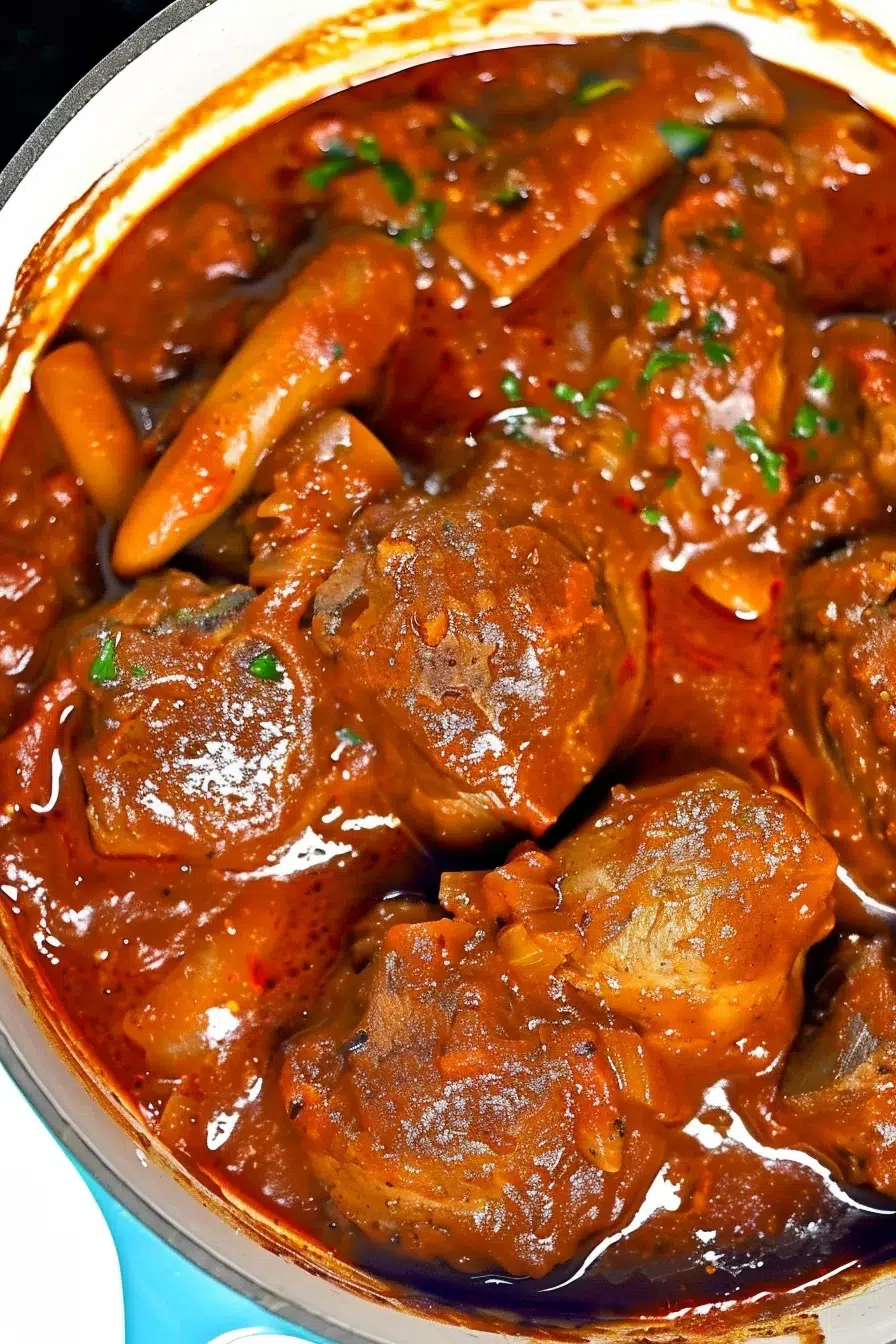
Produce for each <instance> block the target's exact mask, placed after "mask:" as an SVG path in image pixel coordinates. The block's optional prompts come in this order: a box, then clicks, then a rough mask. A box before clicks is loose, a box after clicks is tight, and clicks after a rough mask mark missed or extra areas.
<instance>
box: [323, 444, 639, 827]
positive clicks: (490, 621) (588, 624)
mask: <svg viewBox="0 0 896 1344" xmlns="http://www.w3.org/2000/svg"><path fill="white" fill-rule="evenodd" d="M612 525H613V527H614V528H615V529H616V530H615V534H614V532H613V531H611V519H610V517H609V514H608V511H607V505H606V504H605V503H604V501H603V499H602V496H601V494H600V481H599V479H598V478H596V477H594V476H592V475H591V474H590V473H588V472H587V471H586V470H585V469H583V468H580V467H578V466H577V465H576V464H574V463H572V462H571V461H567V460H563V459H558V458H553V457H551V456H550V455H549V454H548V453H547V452H545V451H543V450H541V449H538V448H534V447H532V448H527V447H523V446H522V445H512V446H511V447H509V448H508V447H502V448H500V449H498V450H497V451H496V452H495V454H493V455H492V456H491V457H490V458H487V459H486V462H485V464H484V465H483V466H482V467H481V468H480V469H479V470H477V472H475V473H474V475H473V476H472V477H471V478H470V480H469V481H468V482H467V484H466V485H464V486H462V487H461V488H459V489H458V490H457V491H455V492H454V493H452V494H450V495H448V496H447V497H446V498H440V499H435V500H432V499H428V498H426V497H417V498H415V499H413V500H412V501H410V502H409V503H407V504H404V505H402V506H400V507H399V508H397V509H396V510H395V511H394V513H392V514H391V516H389V517H388V518H387V520H386V524H385V526H383V527H382V529H381V531H380V532H379V533H378V534H374V535H373V536H371V535H370V532H369V531H368V532H365V533H364V534H363V535H362V539H361V544H360V545H359V548H358V549H356V550H354V551H353V552H350V553H349V554H347V555H346V557H345V558H344V559H343V560H342V562H341V563H340V564H339V565H338V566H337V567H336V569H335V571H334V573H333V575H332V576H331V578H330V579H329V580H328V581H327V582H326V583H325V584H324V585H323V586H322V587H321V588H320V589H319V591H318V594H317V599H316V603H315V615H314V623H313V630H314V634H315V637H316V639H317V642H318V644H319V645H320V647H321V649H322V650H323V651H324V653H325V654H327V655H328V656H329V657H330V658H332V659H333V661H334V664H335V672H336V674H337V677H338V681H339V685H340V688H341V691H342V693H343V694H344V695H345V696H346V697H348V698H349V699H350V700H351V701H353V703H355V705H356V706H357V707H358V709H359V710H360V712H361V713H362V715H363V716H364V717H365V719H366V721H367V723H368V725H369V728H370V731H371V734H372V736H373V737H374V740H376V741H377V742H378V744H381V745H383V746H384V748H385V749H386V750H387V751H388V752H390V753H391V754H392V756H393V758H394V770H393V777H394V779H395V781H396V787H397V788H398V789H399V790H400V791H403V792H404V794H405V806H406V808H407V810H408V812H409V814H410V817H411V819H412V820H413V821H414V822H415V823H416V825H417V826H418V827H419V828H420V829H421V830H423V831H424V833H426V834H427V835H429V836H433V837H435V838H436V839H437V840H438V841H440V842H441V843H448V844H453V843H461V844H468V843H472V842H475V841H477V840H481V839H483V838H485V837H486V836H488V835H490V834H493V833H494V832H496V831H499V830H501V829H502V828H505V827H509V828H516V829H521V830H528V831H530V832H532V833H534V834H540V833H541V832H543V831H544V830H546V829H547V827H548V826H550V825H551V823H552V822H553V821H555V820H556V818H557V817H558V816H559V814H560V812H561V811H562V810H563V809H564V808H565V807H566V806H567V805H568V804H569V803H570V802H571V801H572V800H573V798H575V796H576V794H577V793H578V792H579V791H580V789H581V788H582V787H583V785H584V784H586V783H587V782H588V781H589V780H590V779H591V778H592V776H593V775H594V774H595V773H596V771H597V770H598V769H599V768H600V767H601V766H602V765H603V764H604V762H605V761H606V760H607V758H608V756H609V755H610V754H611V752H612V751H613V750H614V748H616V747H617V745H618V744H619V742H620V741H621V739H622V738H623V736H624V735H625V734H626V732H627V730H628V729H629V727H630V725H631V721H632V718H633V716H634V713H635V710H636V708H637V706H638V702H639V695H640V690H641V686H642V682H643V677H644V666H645V631H644V626H645V613H644V593H643V588H642V587H641V583H640V576H639V574H638V570H637V567H636V566H635V565H634V563H633V562H632V560H631V556H630V555H629V554H628V553H627V552H626V549H625V543H624V541H623V540H622V533H621V524H620V523H619V522H615V521H613V523H612Z"/></svg>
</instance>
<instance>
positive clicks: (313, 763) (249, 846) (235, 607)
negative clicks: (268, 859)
mask: <svg viewBox="0 0 896 1344" xmlns="http://www.w3.org/2000/svg"><path fill="white" fill-rule="evenodd" d="M253 598H254V594H253V592H252V590H251V589H249V588H240V587H228V588H221V587H217V588H209V587H207V586H206V585H205V584H203V583H202V582H200V581H199V580H198V579H194V578H193V577H192V576H189V575H186V574H178V573H176V572H169V573H166V574H164V575H162V576H161V577H160V578H158V579H148V580H146V581H144V582H143V583H140V584H138V585H137V587H136V588H135V589H134V590H133V591H132V592H131V593H129V594H128V595H127V596H126V597H124V598H122V599H121V601H119V602H118V603H116V604H115V605H114V606H112V607H111V608H109V609H108V610H107V611H106V612H105V613H104V614H103V615H102V617H101V619H100V621H99V623H98V624H96V625H95V626H92V627H90V628H88V629H86V630H85V631H84V632H83V633H82V634H81V636H80V638H78V639H77V640H76V642H75V644H74V647H73V649H72V651H71V654H70V659H71V670H72V673H73V676H74V680H75V682H76V683H77V684H78V685H79V686H80V687H81V688H82V690H83V692H84V693H85V694H86V699H87V705H88V708H87V712H86V715H85V716H84V724H83V731H82V734H81V741H80V745H79V747H78V751H77V759H78V767H79V769H80V773H81V778H82V779H83V782H84V787H85V789H86V791H87V802H88V817H89V821H90V829H91V834H92V837H93V841H94V844H95V845H96V847H97V848H98V849H99V850H101V851H102V852H103V853H105V854H112V855H145V856H150V857H157V858H163V857H166V858H179V859H182V860H186V861H191V862H192V861H196V860H205V861H209V862H214V863H215V864H217V865H221V866H235V867H242V866H246V865H251V864H252V863H256V862H258V860H259V859H260V858H261V857H263V856H264V855H265V854H266V853H267V852H269V850H270V849H271V848H272V846H273V843H274V837H275V833H276V835H277V837H278V838H279V839H281V840H282V837H283V835H284V833H285V832H288V831H289V830H290V827H291V826H293V825H295V826H298V825H300V823H301V822H302V819H303V817H304V816H305V815H306V813H307V810H308V808H309V806H310V805H311V803H312V801H313V799H314V798H315V797H316V794H315V790H318V789H320V788H321V787H326V784H325V781H326V777H327V776H326V768H325V765H326V763H325V760H323V759H322V758H321V755H320V753H319V751H318V745H317V743H318V732H317V725H318V720H319V716H320V712H321V711H320V697H319V690H318V682H317V673H316V666H315V657H316V655H315V651H314V649H313V647H312V646H311V645H310V641H307V642H305V641H303V637H302V635H301V633H300V632H298V631H292V632H291V633H290V637H289V638H286V637H283V632H282V630H279V629H278V627H277V626H276V624H275V623H274V622H273V621H272V620H271V619H270V617H269V615H268V614H267V611H268V609H267V608H266V607H265V606H264V605H263V603H264V599H256V600H255V601H253Z"/></svg>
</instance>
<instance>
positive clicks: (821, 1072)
mask: <svg viewBox="0 0 896 1344" xmlns="http://www.w3.org/2000/svg"><path fill="white" fill-rule="evenodd" d="M894 1115H896V963H894V960H893V953H892V949H891V948H890V947H889V946H888V944H887V943H886V942H885V941H884V940H883V939H867V938H861V937H859V936H857V935H855V934H852V935H849V936H847V937H845V938H843V939H842V940H841V942H840V945H839V947H838V948H837V950H836V952H835V955H834V958H833V961H832V964H831V966H830V967H829V969H828V971H827V973H826V975H825V976H824V977H823V979H822V981H821V983H820V984H819V986H818V990H817V992H816V995H815V1002H814V1004H813V1005H812V1006H811V1011H810V1015H809V1017H808V1020H807V1023H806V1025H805V1027H804V1028H803V1031H802V1033H801V1035H800V1038H799V1040H798V1041H797V1044H796V1046H795V1047H794V1050H793V1053H792V1054H791V1056H790V1058H789V1060H788V1063H787V1068H786V1069H785V1072H784V1076H783V1079H782V1084H781V1096H780V1100H779V1103H778V1106H777V1108H776V1118H777V1119H778V1120H779V1121H781V1122H783V1123H784V1124H785V1125H786V1126H787V1127H788V1128H789V1129H790V1130H794V1129H795V1130H796V1132H797V1133H798V1135H799V1142H800V1144H801V1145H805V1146H806V1147H808V1148H811V1149H814V1150H815V1151H816V1152H820V1153H822V1154H823V1155H824V1156H825V1157H826V1158H828V1160H830V1161H831V1162H832V1163H833V1164H834V1165H835V1166H836V1167H837V1168H838V1170H839V1171H840V1172H841V1173H842V1175H843V1176H845V1177H846V1179H847V1180H851V1181H855V1182H859V1183H868V1184H870V1185H873V1186H875V1187H876V1188H877V1189H878V1190H881V1191H884V1192H885V1193H887V1194H890V1195H894V1196H896V1126H894V1123H893V1119H894Z"/></svg>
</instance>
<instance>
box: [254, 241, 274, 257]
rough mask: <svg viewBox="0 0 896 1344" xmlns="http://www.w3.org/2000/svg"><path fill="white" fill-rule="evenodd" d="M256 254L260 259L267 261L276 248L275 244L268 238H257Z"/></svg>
mask: <svg viewBox="0 0 896 1344" xmlns="http://www.w3.org/2000/svg"><path fill="white" fill-rule="evenodd" d="M254 243H255V255H256V257H257V258H258V260H259V261H266V260H267V258H268V257H269V256H270V255H271V253H272V252H273V250H274V244H273V243H272V242H271V241H270V240H269V239H268V238H256V239H254Z"/></svg>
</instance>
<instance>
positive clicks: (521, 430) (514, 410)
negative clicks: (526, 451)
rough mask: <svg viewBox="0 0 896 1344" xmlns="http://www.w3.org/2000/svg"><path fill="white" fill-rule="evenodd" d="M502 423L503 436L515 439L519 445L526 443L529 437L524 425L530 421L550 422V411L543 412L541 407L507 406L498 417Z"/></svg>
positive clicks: (543, 409)
mask: <svg viewBox="0 0 896 1344" xmlns="http://www.w3.org/2000/svg"><path fill="white" fill-rule="evenodd" d="M499 419H500V420H502V421H503V423H504V425H505V426H506V428H505V431H504V432H505V434H506V435H507V437H508V438H511V439H516V440H518V441H519V442H520V443H527V442H528V440H529V435H528V434H527V433H526V425H527V424H528V422H529V421H530V420H550V419H551V413H550V411H547V410H545V408H544V407H543V406H509V407H508V408H507V410H506V411H502V412H501V415H500V417H499Z"/></svg>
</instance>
